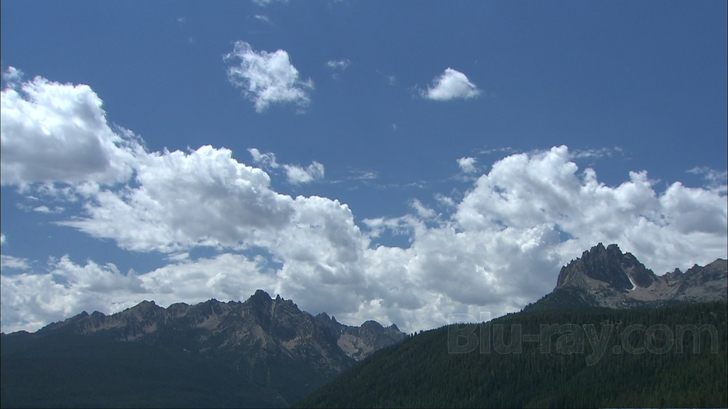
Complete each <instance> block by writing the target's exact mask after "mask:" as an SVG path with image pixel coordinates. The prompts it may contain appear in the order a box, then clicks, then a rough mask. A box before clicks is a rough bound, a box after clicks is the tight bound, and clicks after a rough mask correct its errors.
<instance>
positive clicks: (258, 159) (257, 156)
mask: <svg viewBox="0 0 728 409" xmlns="http://www.w3.org/2000/svg"><path fill="white" fill-rule="evenodd" d="M248 152H250V155H251V156H252V157H253V163H255V164H256V165H260V166H262V167H264V168H268V169H277V168H278V167H279V165H278V162H276V155H275V154H274V153H272V152H268V153H260V151H259V150H257V149H255V148H250V149H248Z"/></svg>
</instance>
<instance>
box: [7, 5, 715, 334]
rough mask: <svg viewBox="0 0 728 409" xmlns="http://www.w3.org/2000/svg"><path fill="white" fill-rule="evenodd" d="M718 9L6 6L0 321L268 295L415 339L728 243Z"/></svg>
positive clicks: (703, 254) (40, 321)
mask: <svg viewBox="0 0 728 409" xmlns="http://www.w3.org/2000/svg"><path fill="white" fill-rule="evenodd" d="M725 16H726V3H725V2H721V1H703V2H689V3H688V2H673V1H668V2H648V1H629V2H627V1H624V2H619V1H611V2H580V1H575V2H567V1H559V2H538V1H512V2H490V1H487V2H486V1H462V2H445V1H421V2H417V3H416V5H415V4H413V3H410V2H391V1H349V0H343V1H316V2H309V1H305V2H304V1H294V0H289V1H267V2H266V1H257V2H243V1H235V2H232V1H231V2H215V3H207V2H193V1H188V2H116V1H112V2H87V1H76V2H35V1H22V2H21V1H4V2H2V72H3V83H2V87H3V91H2V330H3V331H5V332H8V331H15V330H19V329H27V330H35V329H37V328H39V327H41V326H43V325H46V324H48V323H50V322H52V321H56V320H60V319H63V318H65V317H68V316H71V315H73V314H77V313H79V312H81V311H83V310H87V311H89V312H91V311H93V310H99V311H102V312H104V313H112V312H116V311H119V310H121V309H124V308H128V307H130V306H132V305H134V304H136V303H138V302H140V301H142V300H144V299H148V300H150V299H151V300H155V301H156V302H158V303H159V304H161V305H165V306H166V305H169V304H170V303H173V302H180V301H181V302H187V303H195V302H200V301H204V300H206V299H209V298H213V297H215V298H217V299H219V300H222V301H228V300H245V299H247V297H249V296H250V295H252V294H253V293H254V292H255V290H256V289H258V288H262V289H264V290H266V291H268V292H269V293H271V294H272V295H275V294H280V295H281V296H282V297H284V298H286V299H293V300H294V301H295V302H296V303H297V304H298V305H299V306H300V307H301V308H302V309H304V310H306V311H309V312H311V313H314V314H316V313H319V312H322V311H326V312H328V313H329V314H334V315H336V317H337V319H338V320H339V321H342V322H346V323H349V324H353V325H358V324H360V323H361V322H363V321H364V320H367V319H376V320H379V321H380V322H382V323H385V324H389V323H391V322H394V323H396V324H397V325H398V326H399V327H400V328H402V329H404V330H406V331H415V330H419V329H425V328H432V327H437V326H441V325H444V324H447V317H448V315H449V314H454V313H457V314H462V313H470V314H472V315H474V316H478V315H479V313H480V312H484V311H488V312H491V313H492V314H493V315H496V316H497V315H501V314H504V313H507V312H511V311H516V310H518V309H520V308H522V307H523V306H524V305H525V304H526V303H528V302H532V301H535V300H536V299H538V298H539V297H540V296H542V295H544V294H546V293H548V292H549V291H551V290H552V289H553V286H554V285H555V282H556V276H557V274H558V271H559V268H560V267H561V266H562V265H563V264H565V263H568V261H569V260H571V259H573V258H575V257H578V256H579V255H580V254H581V252H582V251H584V250H587V249H588V248H590V247H591V246H593V245H596V244H597V243H598V242H604V243H605V244H606V243H618V244H619V245H620V247H621V248H622V250H624V251H630V252H632V253H634V254H635V255H636V256H637V257H638V258H639V259H640V260H641V261H642V262H643V263H645V264H646V265H647V267H648V268H652V269H653V270H654V271H655V272H656V273H657V274H663V273H665V272H667V271H669V270H672V269H673V268H675V267H679V268H681V269H683V270H684V269H686V268H688V267H690V266H692V265H693V264H695V263H698V264H706V263H708V262H710V261H712V260H714V259H715V258H718V257H721V258H725V257H726V252H727V250H726V247H727V246H728V243H727V234H726V213H727V210H726V208H727V207H728V206H727V205H726V168H727V164H726V151H727V150H728V147H727V146H726V145H727V138H726V135H727V133H728V130H727V129H726V123H727V122H728V120H727V118H726V111H727V110H728V106H727V102H726V89H727V84H726V77H727V72H726V59H727V57H726V48H727V46H726V37H727V35H726V19H725Z"/></svg>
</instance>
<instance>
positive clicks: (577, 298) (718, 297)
mask: <svg viewBox="0 0 728 409" xmlns="http://www.w3.org/2000/svg"><path fill="white" fill-rule="evenodd" d="M727 286H728V267H727V263H726V260H724V259H717V260H715V261H713V262H712V263H710V264H708V265H706V266H705V267H702V266H699V265H695V266H693V267H692V268H690V269H688V270H687V271H686V272H684V273H683V272H682V271H680V270H679V269H675V270H674V271H673V272H670V273H667V274H664V275H662V276H658V275H656V274H655V273H653V272H652V270H650V269H648V268H647V267H645V266H644V265H643V264H642V263H640V262H639V260H637V258H636V257H635V256H634V255H632V254H631V253H622V251H621V250H620V248H619V246H617V245H616V244H610V245H609V246H607V247H606V248H605V247H604V245H603V244H601V243H599V244H598V245H596V246H594V247H592V248H591V249H590V250H588V251H585V252H584V253H583V254H582V255H581V257H579V258H577V259H575V260H572V261H571V262H570V263H569V264H568V265H566V266H564V267H563V268H562V269H561V271H560V272H559V277H558V279H557V282H556V288H555V289H554V291H553V292H552V293H550V294H548V295H546V296H545V297H543V298H542V299H541V300H539V301H537V302H536V303H535V304H531V305H529V306H528V307H526V310H528V309H543V308H563V307H570V308H573V307H587V306H593V307H608V308H634V307H640V306H657V305H663V304H668V303H678V302H708V301H726V300H727V298H728V297H727V296H726V289H727Z"/></svg>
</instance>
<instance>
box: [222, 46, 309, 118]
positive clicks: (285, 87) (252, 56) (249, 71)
mask: <svg viewBox="0 0 728 409" xmlns="http://www.w3.org/2000/svg"><path fill="white" fill-rule="evenodd" d="M224 60H225V61H231V60H240V64H239V65H235V66H232V67H228V70H227V73H228V80H229V81H230V82H231V83H232V84H233V85H234V86H236V87H239V88H242V89H243V93H244V94H245V96H246V97H247V98H248V99H250V100H251V101H253V102H255V110H256V112H259V113H260V112H263V111H265V110H266V108H268V106H269V105H270V104H275V103H293V104H296V105H298V107H299V108H303V107H305V106H306V105H308V103H309V102H310V99H309V96H308V93H309V91H310V90H312V89H313V81H311V79H308V80H307V81H302V80H301V79H299V76H298V70H297V69H296V67H294V66H293V64H291V62H290V60H289V58H288V53H287V52H285V51H284V50H278V51H276V52H273V53H269V52H267V51H260V52H256V51H255V50H253V48H252V47H251V46H250V44H248V43H246V42H245V41H237V42H236V43H235V48H234V49H233V51H231V52H230V53H228V54H226V55H225V56H224Z"/></svg>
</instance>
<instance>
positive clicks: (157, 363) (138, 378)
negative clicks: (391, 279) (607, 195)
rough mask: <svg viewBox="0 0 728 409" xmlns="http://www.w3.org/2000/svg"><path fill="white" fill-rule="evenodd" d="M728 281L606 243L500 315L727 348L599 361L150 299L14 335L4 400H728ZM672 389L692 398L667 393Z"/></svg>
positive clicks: (230, 306) (237, 307)
mask: <svg viewBox="0 0 728 409" xmlns="http://www.w3.org/2000/svg"><path fill="white" fill-rule="evenodd" d="M727 277H728V265H727V263H726V260H723V259H718V260H715V261H713V262H712V263H709V264H708V265H706V266H704V267H702V266H698V265H695V266H693V267H692V268H690V269H688V270H687V271H685V272H684V273H683V272H682V271H680V270H678V269H676V270H674V271H673V272H670V273H667V274H664V275H662V276H658V275H656V274H654V273H653V272H652V271H651V270H649V269H647V268H646V267H645V266H644V265H643V264H642V263H640V262H639V261H638V260H637V258H636V257H635V256H634V255H632V254H631V253H623V252H622V251H621V250H620V249H619V247H618V246H617V245H616V244H610V245H608V246H607V247H605V246H604V245H603V244H601V243H600V244H598V245H597V246H595V247H593V248H591V249H590V250H588V251H585V252H584V253H583V254H582V255H581V257H579V258H577V259H575V260H572V261H571V262H570V263H568V264H567V265H566V266H564V267H563V268H562V269H561V271H560V273H559V275H558V279H557V283H556V287H555V288H554V290H553V291H552V292H551V293H549V294H547V295H545V296H544V297H542V298H541V299H540V300H538V301H536V302H535V303H533V304H529V305H528V306H526V307H525V308H524V309H523V310H522V311H521V312H519V313H513V314H508V315H507V316H505V317H501V318H498V319H496V320H493V321H492V323H493V325H511V326H513V325H516V326H520V327H522V328H526V329H528V331H531V332H532V333H538V331H539V327H540V326H541V325H542V324H544V323H548V324H554V323H559V324H564V323H565V324H568V325H573V324H576V325H577V326H584V328H586V326H588V325H592V326H596V328H597V329H598V331H602V332H598V333H603V331H604V328H606V327H605V325H612V324H613V323H619V324H617V325H616V327H615V329H614V331H615V335H614V336H613V337H612V338H613V340H611V341H610V342H611V343H609V345H608V346H609V347H610V348H608V350H609V351H612V349H611V348H617V347H618V346H619V344H616V343H615V342H616V341H615V340H618V339H622V340H624V339H625V338H624V337H625V335H624V331H625V327H628V326H627V324H629V323H639V325H652V324H659V325H663V326H664V325H666V324H670V325H672V324H677V325H682V324H690V325H698V326H701V325H710V326H713V327H715V328H718V330H719V331H718V332H716V335H715V336H716V337H717V338H715V337H713V338H711V339H707V337H700V336H698V337H697V338H694V339H693V340H692V341H691V338H690V337H687V338H685V339H686V340H687V342H688V344H687V345H688V347H690V345H691V344H690V343H691V342H692V345H696V348H697V346H699V347H700V348H698V349H701V348H702V350H706V349H710V350H711V351H712V350H713V349H712V348H713V346H715V347H716V348H717V349H716V351H717V352H716V354H717V355H709V354H700V355H696V356H692V355H690V354H687V355H685V354H681V355H675V354H672V353H670V354H664V355H660V354H657V355H656V354H648V355H647V356H645V355H641V356H640V355H634V354H630V355H629V356H625V355H624V354H622V355H621V356H622V357H621V358H620V357H619V356H618V355H614V354H611V355H609V354H607V355H605V358H604V359H602V360H601V361H600V362H599V364H598V365H586V366H585V364H584V359H583V358H584V357H583V356H579V355H578V354H576V355H575V354H566V355H564V354H554V353H547V354H544V352H543V350H538V349H537V348H536V349H534V348H530V347H526V348H524V349H523V353H518V354H505V355H503V354H490V353H489V354H483V353H482V351H483V349H482V347H481V348H480V349H477V348H476V351H478V350H479V351H481V353H477V352H476V353H472V354H452V353H450V352H451V351H450V349H449V348H450V342H451V339H452V332H451V331H452V330H453V326H448V327H442V328H438V329H434V330H430V331H425V332H420V334H419V335H415V336H407V335H406V334H404V333H403V332H401V331H400V330H399V329H398V328H397V327H396V325H391V326H389V327H383V326H382V325H380V324H379V323H377V322H375V321H366V322H364V323H363V324H362V325H361V326H359V327H356V326H348V325H344V324H341V323H339V322H338V321H336V319H335V318H334V317H329V316H328V315H327V314H326V313H321V314H318V315H316V316H313V315H311V314H309V313H306V312H304V311H301V310H300V309H299V308H298V306H297V305H296V304H294V303H293V301H291V300H285V299H283V298H281V297H280V296H277V297H276V298H271V297H270V296H269V295H268V294H267V293H266V292H264V291H262V290H258V291H256V292H255V294H254V295H252V296H251V297H250V298H248V299H247V300H246V301H245V302H234V301H231V302H220V301H217V300H214V299H213V300H209V301H206V302H203V303H200V304H194V305H188V304H185V303H177V304H172V305H170V306H169V307H167V308H163V307H161V306H158V305H156V304H155V303H154V302H153V301H144V302H142V303H140V304H138V305H136V306H134V307H132V308H129V309H127V310H124V311H122V312H119V313H116V314H112V315H105V314H102V313H100V312H93V313H92V314H88V313H87V312H83V313H81V314H78V315H76V316H74V317H71V318H69V319H66V320H65V321H61V322H56V323H52V324H50V325H48V326H46V327H44V328H42V329H40V330H38V331H37V332H35V333H28V332H25V331H21V332H16V333H12V334H2V337H1V345H2V362H1V364H2V366H1V367H0V368H1V370H2V377H1V378H0V379H1V381H2V382H1V390H0V398H1V399H2V402H1V403H2V407H18V406H25V407H30V406H32V407H48V406H54V407H89V406H95V407H101V406H114V407H152V406H155V407H287V406H290V405H291V404H294V403H295V404H296V405H298V406H304V407H306V406H340V405H345V406H510V407H513V406H559V407H565V406H599V405H604V404H611V405H617V406H619V405H622V406H623V405H631V406H634V405H638V406H640V405H641V406H644V405H649V406H664V405H673V406H676V405H677V406H680V405H683V404H685V405H693V406H695V405H697V406H702V405H704V404H706V405H712V406H716V405H717V406H725V405H726V400H727V399H726V392H725V388H724V379H725V375H728V371H727V370H726V365H725V361H726V352H725V350H726V344H727V343H728V341H726V289H727V285H728V278H727ZM643 307H647V308H643ZM623 322H624V323H625V325H623V326H620V325H622V323H623ZM605 323H606V324H605ZM471 325H475V326H473V327H472V328H471V330H472V331H471V332H472V334H483V333H484V332H483V331H484V328H490V327H487V326H486V325H490V324H479V325H477V324H471ZM520 327H519V328H520ZM455 328H456V329H457V326H456V327H455ZM559 328H561V327H559ZM569 328H571V327H569ZM700 328H703V327H700ZM457 330H458V331H460V330H459V329H457ZM524 331H525V330H524ZM610 331H611V330H610ZM456 333H458V334H461V333H462V332H456ZM506 333H507V332H506ZM513 334H514V333H511V336H510V339H511V345H514V344H513V341H512V340H513V339H514V338H513V337H514V335H513ZM501 335H502V337H501V338H500V341H501V342H503V341H504V340H507V339H509V337H508V336H507V335H503V333H501ZM653 335H654V334H653ZM533 336H534V335H533V334H531V337H533ZM631 336H632V335H629V334H628V335H626V337H627V338H628V339H632V338H629V337H631ZM620 337H621V338H620ZM456 338H457V337H456ZM495 339H498V338H495ZM569 339H570V340H571V341H569ZM569 339H566V343H567V344H568V343H569V342H572V343H573V342H574V339H581V340H582V342H583V340H584V338H583V337H582V338H578V337H577V338H573V337H572V338H569ZM560 340H561V338H560ZM481 341H483V340H481ZM605 342H606V341H605ZM631 342H638V343H639V342H645V341H644V337H643V338H642V339H641V341H640V339H637V340H636V341H634V340H633V341H631ZM653 342H656V341H653ZM560 343H561V344H563V342H562V341H558V342H557V344H560ZM483 345H484V344H483ZM488 345H490V343H489V344H488ZM605 345H606V344H605ZM562 346H563V345H562ZM529 348H530V349H529ZM583 350H584V349H583V348H582V352H583ZM536 351H540V352H538V353H537V352H536ZM602 352H603V351H602ZM615 354H616V353H615ZM716 358H717V359H716ZM524 368H525V369H524ZM524 371H525V372H524ZM686 374H687V375H686ZM706 374H707V375H706ZM585 379H592V380H588V381H587V380H585ZM695 379H700V381H694V380H695ZM718 380H720V381H718ZM627 381H629V382H627ZM625 382H627V383H625ZM630 382H631V383H630ZM695 382H697V383H695ZM651 383H655V384H656V386H654V387H653V386H650V385H652V384H651ZM597 386H600V387H603V388H601V389H599V390H598V391H597V390H596V389H594V388H595V387H597ZM610 388H611V389H610ZM650 388H652V389H650ZM687 389H690V390H691V391H692V392H690V394H689V396H688V395H685V394H683V393H682V392H681V391H683V390H687ZM581 390H589V391H590V392H589V393H588V394H586V395H585V394H584V393H583V392H579V391H581ZM666 391H667V392H666ZM669 391H678V392H677V393H679V395H676V396H678V397H679V398H680V399H678V398H674V399H668V400H660V396H662V394H664V393H671V392H669ZM685 393H687V392H685ZM585 396H586V397H585ZM685 396H688V398H685ZM700 396H706V397H707V399H708V400H704V401H701V400H700ZM683 398H685V399H683ZM296 402H297V403H296Z"/></svg>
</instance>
